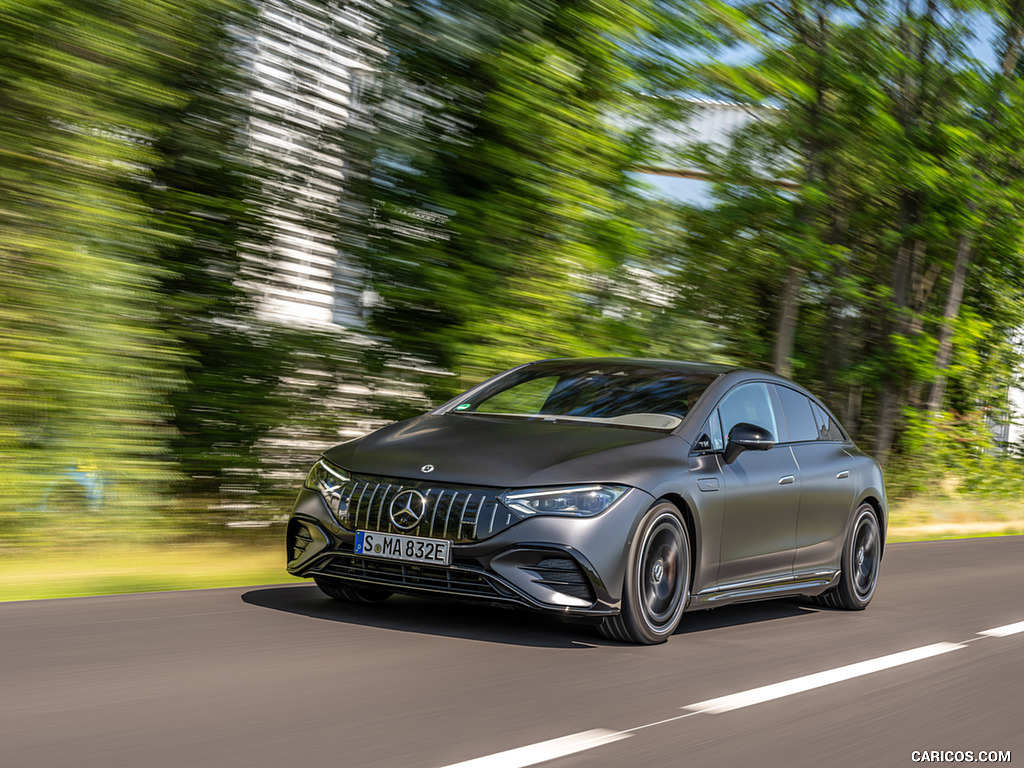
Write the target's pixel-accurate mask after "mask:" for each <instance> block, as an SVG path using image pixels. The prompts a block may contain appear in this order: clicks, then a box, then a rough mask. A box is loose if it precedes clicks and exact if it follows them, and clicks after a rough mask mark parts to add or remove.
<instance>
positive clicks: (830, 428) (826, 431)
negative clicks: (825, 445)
mask: <svg viewBox="0 0 1024 768" xmlns="http://www.w3.org/2000/svg"><path fill="white" fill-rule="evenodd" d="M811 410H812V411H813V412H814V421H815V422H816V424H817V428H818V440H828V441H836V442H842V441H843V440H845V439H846V435H844V434H843V430H842V429H841V428H840V427H839V425H838V424H837V423H836V421H835V419H833V418H832V417H831V416H829V415H828V413H827V412H826V411H825V409H824V408H822V407H821V406H820V405H818V404H817V403H811Z"/></svg>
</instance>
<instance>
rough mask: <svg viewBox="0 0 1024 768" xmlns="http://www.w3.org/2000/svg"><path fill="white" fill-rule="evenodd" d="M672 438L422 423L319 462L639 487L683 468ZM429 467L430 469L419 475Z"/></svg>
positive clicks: (401, 473)
mask: <svg viewBox="0 0 1024 768" xmlns="http://www.w3.org/2000/svg"><path fill="white" fill-rule="evenodd" d="M688 447H689V446H687V445H686V443H685V442H684V441H683V440H682V439H680V438H679V437H676V436H675V435H673V434H669V433H665V432H655V431H651V430H643V429H628V428H621V427H608V426H598V425H594V424H586V423H580V422H552V421H544V420H540V419H514V418H513V419H510V418H507V417H505V418H503V417H493V416H484V415H476V414H475V415H472V416H470V415H462V414H443V415H427V416H420V417H419V418H415V419H411V420H409V421H402V422H398V423H397V424H392V425H391V426H388V427H384V428H383V429H380V430H378V431H376V432H374V433H372V434H370V435H367V436H366V437H362V438H358V439H356V440H352V441H350V442H348V443H343V444H341V445H338V446H335V447H334V448H331V449H330V450H328V451H326V452H325V453H324V457H325V458H326V459H327V460H328V461H330V462H332V463H334V464H337V465H338V466H340V467H342V468H344V469H347V470H349V471H350V472H354V473H357V474H370V475H383V476H386V477H398V478H409V479H413V480H429V481H430V482H438V483H465V484H468V485H485V486H491V487H501V488H516V487H518V488H525V487H531V486H540V485H558V484H562V483H581V482H584V483H591V482H604V483H622V484H625V485H632V486H635V487H644V486H645V485H646V484H647V483H646V481H645V480H646V478H648V477H650V476H651V475H652V474H653V473H659V472H660V471H661V470H662V469H664V468H665V467H668V466H673V465H674V466H676V467H678V468H679V469H680V470H681V469H682V467H685V466H686V454H687V449H688ZM426 465H432V466H433V467H434V469H433V470H432V471H431V472H429V473H426V472H423V471H422V468H423V467H424V466H426Z"/></svg>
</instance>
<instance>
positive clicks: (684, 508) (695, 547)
mask: <svg viewBox="0 0 1024 768" xmlns="http://www.w3.org/2000/svg"><path fill="white" fill-rule="evenodd" d="M666 501H667V502H668V503H669V504H672V505H673V506H674V507H675V508H676V509H678V510H679V514H681V515H682V516H683V522H684V523H685V524H686V533H687V536H689V539H690V590H691V591H692V590H693V580H694V578H695V577H696V574H697V560H698V558H699V557H700V551H701V548H700V547H701V540H700V529H699V528H698V527H697V520H696V516H695V515H694V514H693V510H692V509H690V505H689V504H687V503H686V499H684V498H683V497H682V496H681V495H679V494H678V493H666V494H664V495H663V496H661V497H660V498H659V499H657V500H656V501H655V502H654V504H652V505H651V506H652V507H654V506H656V505H658V504H661V503H662V502H666Z"/></svg>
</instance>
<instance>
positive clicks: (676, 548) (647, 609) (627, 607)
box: [600, 502, 690, 645]
mask: <svg viewBox="0 0 1024 768" xmlns="http://www.w3.org/2000/svg"><path fill="white" fill-rule="evenodd" d="M689 591H690V537H689V535H688V534H687V532H686V523H685V522H683V518H682V515H680V513H679V510H678V509H677V508H676V507H675V505H673V504H670V503H668V502H662V503H659V504H655V505H654V507H652V508H651V510H650V511H649V512H648V513H647V514H646V515H645V516H644V519H643V520H642V521H641V522H640V526H639V528H638V529H637V535H636V539H635V540H634V542H633V546H632V548H631V550H630V553H629V560H628V563H627V570H626V579H625V583H624V585H623V591H622V609H621V611H620V612H619V615H618V616H609V617H606V618H605V619H603V620H602V622H601V625H600V631H601V634H602V635H604V636H605V637H607V638H609V639H611V640H619V641H622V642H625V643H639V644H642V645H654V644H655V643H663V642H665V641H666V640H668V638H669V637H671V636H672V633H673V632H675V631H676V628H677V627H678V626H679V620H680V619H681V618H682V615H683V609H684V608H685V607H686V599H687V596H688V595H689Z"/></svg>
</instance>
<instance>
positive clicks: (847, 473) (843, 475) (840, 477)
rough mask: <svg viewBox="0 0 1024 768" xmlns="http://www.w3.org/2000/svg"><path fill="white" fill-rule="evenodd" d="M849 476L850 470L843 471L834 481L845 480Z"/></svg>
mask: <svg viewBox="0 0 1024 768" xmlns="http://www.w3.org/2000/svg"><path fill="white" fill-rule="evenodd" d="M849 476H850V470H848V469H844V470H843V471H842V472H840V473H839V474H838V475H836V480H842V479H843V478H846V477H849Z"/></svg>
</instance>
